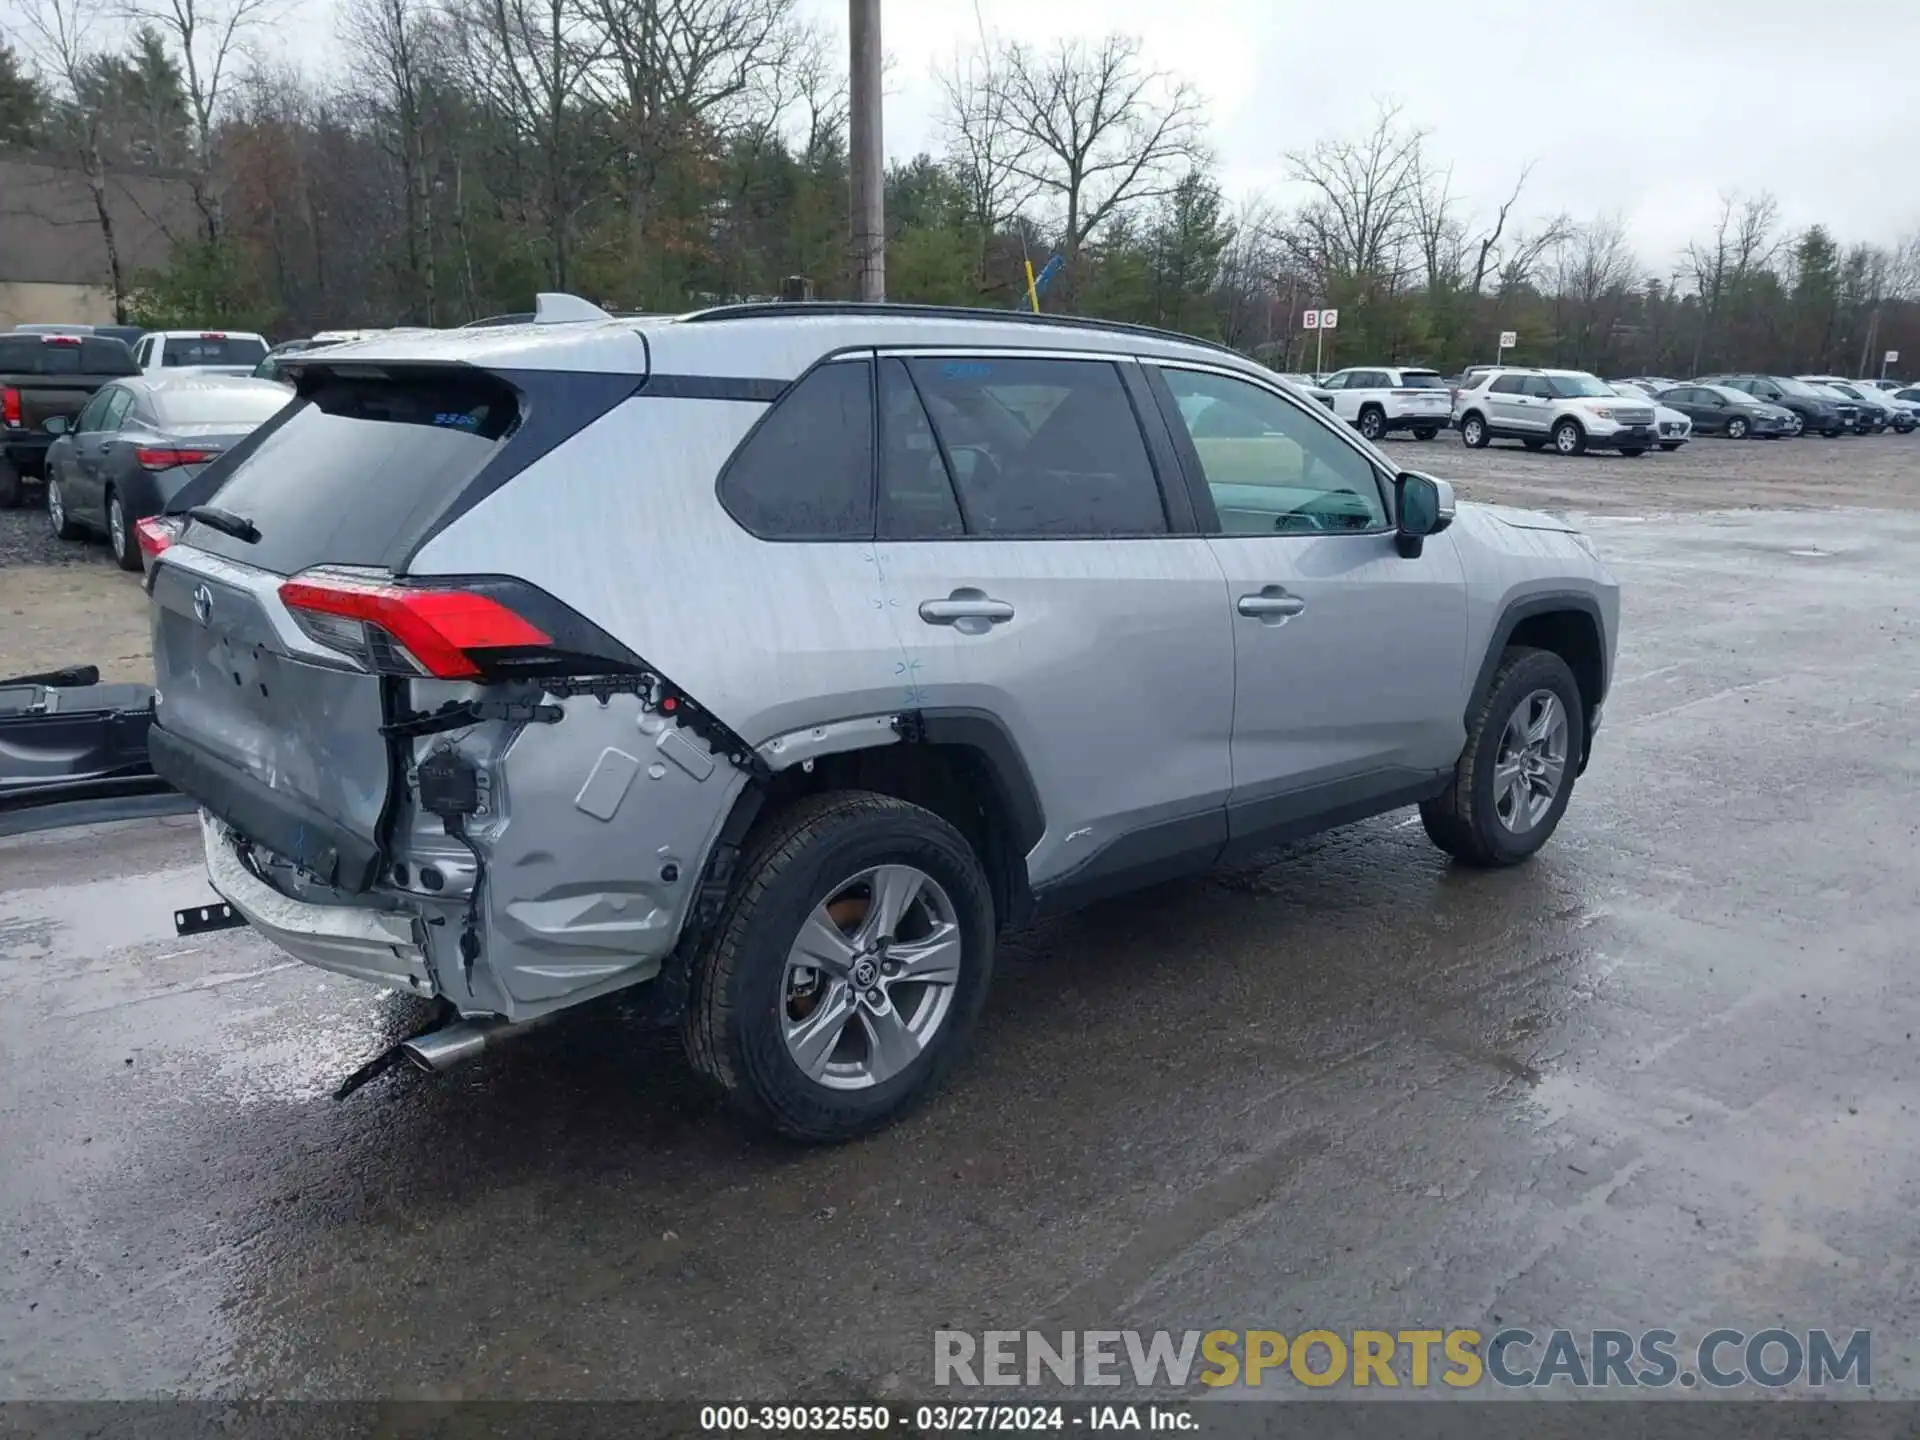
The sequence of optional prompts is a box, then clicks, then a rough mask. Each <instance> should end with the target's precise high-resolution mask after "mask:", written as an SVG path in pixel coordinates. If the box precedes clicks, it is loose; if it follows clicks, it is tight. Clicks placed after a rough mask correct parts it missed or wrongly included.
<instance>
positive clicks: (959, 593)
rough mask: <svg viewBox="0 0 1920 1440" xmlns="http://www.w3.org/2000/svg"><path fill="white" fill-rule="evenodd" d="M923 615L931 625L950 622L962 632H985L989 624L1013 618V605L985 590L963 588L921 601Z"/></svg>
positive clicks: (921, 615) (976, 633)
mask: <svg viewBox="0 0 1920 1440" xmlns="http://www.w3.org/2000/svg"><path fill="white" fill-rule="evenodd" d="M920 618H921V619H922V620H924V621H926V622H927V624H929V625H951V626H953V628H954V629H956V630H958V631H960V632H961V633H962V634H966V635H984V634H985V633H986V632H987V630H988V629H989V628H990V627H992V626H994V625H1004V624H1005V623H1006V622H1007V621H1009V620H1011V619H1013V606H1011V605H1009V604H1008V603H1007V602H1006V601H1005V600H995V599H994V598H993V597H992V596H991V595H988V594H987V593H986V592H985V591H984V590H974V589H971V588H964V589H960V590H956V591H954V592H953V593H952V594H951V595H949V596H948V597H947V598H946V599H944V600H922V601H921V602H920Z"/></svg>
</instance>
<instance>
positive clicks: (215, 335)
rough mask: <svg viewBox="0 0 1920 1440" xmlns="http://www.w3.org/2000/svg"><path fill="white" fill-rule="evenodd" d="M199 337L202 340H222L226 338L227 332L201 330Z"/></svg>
mask: <svg viewBox="0 0 1920 1440" xmlns="http://www.w3.org/2000/svg"><path fill="white" fill-rule="evenodd" d="M200 338H201V339H202V340H224V339H226V338H227V332H226V331H224V330H202V331H201V332H200Z"/></svg>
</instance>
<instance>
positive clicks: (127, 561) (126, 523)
mask: <svg viewBox="0 0 1920 1440" xmlns="http://www.w3.org/2000/svg"><path fill="white" fill-rule="evenodd" d="M107 548H108V549H110V550H112V551H113V558H114V562H115V563H116V564H118V565H119V567H120V568H121V569H122V570H138V569H139V568H140V537H139V536H138V535H136V534H135V533H134V529H133V522H132V521H131V520H129V519H127V507H126V506H124V505H122V504H121V503H120V496H119V493H118V492H117V491H113V490H109V491H107Z"/></svg>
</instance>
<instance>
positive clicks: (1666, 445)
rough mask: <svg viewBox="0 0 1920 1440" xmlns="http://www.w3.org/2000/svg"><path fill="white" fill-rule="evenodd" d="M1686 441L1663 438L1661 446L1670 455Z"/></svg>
mask: <svg viewBox="0 0 1920 1440" xmlns="http://www.w3.org/2000/svg"><path fill="white" fill-rule="evenodd" d="M1686 443H1687V442H1686V441H1684V440H1662V441H1661V442H1660V448H1661V449H1662V450H1664V451H1666V452H1667V453H1668V454H1669V455H1671V454H1672V453H1673V452H1674V451H1676V450H1678V449H1679V448H1680V447H1681V446H1682V445H1684V444H1686Z"/></svg>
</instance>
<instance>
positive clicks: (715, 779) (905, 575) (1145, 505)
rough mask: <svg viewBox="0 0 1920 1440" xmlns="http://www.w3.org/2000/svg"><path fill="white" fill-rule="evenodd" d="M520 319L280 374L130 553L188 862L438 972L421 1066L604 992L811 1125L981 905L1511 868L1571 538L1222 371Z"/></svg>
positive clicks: (1584, 644)
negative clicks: (631, 1003) (1322, 853)
mask: <svg viewBox="0 0 1920 1440" xmlns="http://www.w3.org/2000/svg"><path fill="white" fill-rule="evenodd" d="M542 310H543V312H545V313H547V314H548V315H549V317H550V318H549V320H548V321H547V322H546V323H539V322H536V323H530V324H522V325H514V326H503V327H499V328H495V329H490V330H480V331H475V330H468V331H458V332H440V333H413V334H394V335H389V336H382V337H377V338H374V339H370V340H366V341H362V342H358V343H354V344H348V345H342V346H338V347H335V348H330V349H327V350H324V351H319V352H316V353H314V354H313V355H312V356H311V357H310V358H309V357H306V356H300V357H295V359H294V360H293V361H291V362H290V363H289V372H290V376H291V378H292V379H293V380H294V382H295V384H296V387H297V395H296V398H295V399H294V400H293V401H292V402H291V403H290V404H289V405H288V407H287V408H286V409H285V410H284V411H283V412H281V413H280V414H279V415H278V416H277V417H276V418H275V419H273V420H272V421H270V422H269V423H268V424H266V425H265V426H263V427H261V428H260V429H259V430H256V431H255V432H254V433H253V434H252V435H251V436H250V437H249V438H248V439H247V440H246V441H245V442H244V443H243V444H241V445H239V446H237V447H236V448H235V449H234V450H233V451H231V452H229V454H228V455H227V456H226V457H225V458H223V459H222V460H221V461H220V462H219V463H218V464H217V465H215V466H213V467H210V468H209V469H208V470H207V471H206V472H205V473H204V474H203V475H202V476H201V477H199V479H198V480H196V481H195V482H194V484H193V486H191V487H189V489H188V490H187V491H184V492H182V494H181V495H180V496H178V497H176V499H175V501H174V502H173V505H172V509H173V511H174V512H175V513H174V514H172V515H170V516H167V517H161V518H160V519H158V520H156V521H151V522H148V523H147V524H146V526H145V528H144V532H143V539H144V543H145V548H146V549H147V551H148V556H149V567H150V568H149V573H148V581H147V583H148V586H149V589H150V592H151V597H152V609H153V626H154V653H155V662H156V666H157V670H158V686H159V696H158V700H157V708H156V715H155V725H154V728H153V730H152V734H151V753H152V759H153V764H154V767H155V769H156V770H158V771H159V772H160V774H162V775H163V776H165V777H166V778H167V779H168V780H170V781H171V782H172V783H173V784H175V785H176V786H177V787H178V788H179V789H181V790H183V791H184V792H186V793H187V794H188V795H190V796H192V797H194V798H195V799H197V800H198V801H199V803H200V805H201V806H202V807H203V811H202V821H201V823H202V827H203V831H204V839H205V847H206V859H207V866H208V870H209V872H210V875H211V879H212V883H213V885H214V888H215V889H216V890H218V891H219V893H220V894H221V895H223V896H225V897H226V899H227V900H228V901H230V902H231V904H232V906H233V908H234V910H235V911H236V912H237V915H238V916H239V917H243V918H244V919H245V921H247V922H248V923H250V924H251V925H252V926H253V927H254V928H255V929H257V930H258V931H259V932H260V933H261V934H263V935H265V936H266V937H267V938H268V939H270V940H272V941H273V942H275V943H276V944H278V945H279V946H281V947H282V948H283V949H285V950H286V951H288V952H289V953H290V954H292V955H294V956H296V957H298V958H300V959H302V960H304V961H307V962H308V963H310V964H313V965H317V966H320V967H322V968H324V969H328V970H333V971H338V972H341V973H344V974H347V975H352V976H357V977H359V978H362V979H365V980H369V981H372V982H375V983H378V984H381V985H386V986H391V987H396V988H398V989H401V990H405V991H409V992H412V993H414V994H416V995H419V996H422V997H437V998H438V1000H439V1001H440V1002H441V1004H440V1005H439V1006H438V1007H437V1008H438V1009H439V1011H440V1012H441V1016H442V1023H441V1025H440V1028H438V1029H436V1030H434V1031H432V1032H427V1033H422V1034H421V1035H419V1036H416V1037H415V1038H414V1039H412V1040H411V1041H410V1042H408V1043H407V1045H405V1046H404V1047H403V1049H402V1051H401V1052H400V1053H403V1054H404V1055H405V1057H406V1058H408V1059H411V1060H412V1061H414V1062H415V1063H416V1064H418V1065H420V1066H422V1067H423V1068H428V1069H437V1068H443V1067H444V1066H446V1065H447V1064H450V1063H452V1062H453V1061H454V1060H456V1059H459V1058H461V1057H464V1056H466V1055H469V1054H472V1053H473V1052H475V1051H477V1050H478V1049H480V1048H481V1046H482V1045H483V1044H485V1043H487V1042H488V1041H489V1040H490V1039H492V1038H496V1037H498V1036H500V1035H502V1034H503V1033H505V1032H506V1031H508V1030H511V1029H513V1028H515V1027H517V1026H519V1025H522V1024H524V1023H525V1022H528V1021H531V1020H535V1019H538V1018H540V1017H543V1016H546V1015H548V1014H550V1013H552V1012H554V1011H557V1010H561V1009H563V1008H566V1007H569V1006H573V1005H578V1004H580V1003H581V1002H583V1001H586V1000H589V999H591V998H594V997H597V996H602V995H606V994H608V993H609V992H612V991H617V990H622V989H625V988H627V987H630V986H635V985H641V984H645V985H647V986H649V987H650V989H651V992H652V994H653V995H654V996H655V997H656V998H657V1000H658V1002H659V1005H660V1007H661V1012H662V1013H663V1014H664V1015H665V1016H666V1017H668V1018H669V1019H671V1020H672V1022H673V1023H675V1024H678V1025H680V1026H681V1027H682V1029H683V1033H684V1035H685V1039H686V1044H687V1049H688V1052H689V1054H690V1056H691V1059H692V1062H693V1064H694V1065H695V1066H696V1067H697V1068H698V1069H699V1070H701V1071H702V1072H704V1073H705V1074H706V1075H708V1076H710V1077H711V1078H712V1080H713V1081H715V1082H717V1084H718V1085H720V1086H721V1087H723V1088H724V1089H725V1090H726V1091H727V1092H728V1093H729V1094H730V1095H731V1096H732V1097H733V1098H734V1099H735V1100H736V1101H737V1102H738V1103H739V1104H740V1105H741V1106H742V1107H743V1108H744V1109H746V1110H747V1111H748V1112H750V1113H751V1114H753V1115H755V1116H758V1117H759V1118H760V1119H762V1120H763V1121H766V1122H768V1123H770V1124H771V1125H773V1126H775V1127H777V1128H778V1129H780V1130H782V1131H785V1132H787V1133H788V1134H791V1135H795V1136H799V1137H804V1138H811V1139H838V1138H843V1137H847V1136H851V1135H854V1134H857V1133H859V1132H861V1131H864V1130H868V1129H870V1128H872V1127H874V1126H876V1125H878V1124H880V1123H881V1122H882V1121H883V1120H885V1119H886V1118H888V1117H890V1116H892V1115H894V1114H895V1113H897V1112H898V1111H899V1110H900V1109H901V1107H902V1106H904V1105H906V1104H907V1103H909V1102H910V1101H912V1100H914V1099H915V1098H916V1097H918V1096H920V1095H923V1094H924V1093H926V1092H927V1091H928V1090H929V1089H930V1088H931V1087H932V1086H933V1085H934V1084H935V1083H936V1082H937V1081H938V1079H939V1078H940V1076H941V1074H942V1072H944V1071H945V1070H946V1069H947V1068H948V1066H949V1065H950V1064H951V1063H952V1061H953V1060H954V1058H955V1056H956V1055H957V1054H958V1053H959V1052H960V1050H961V1049H962V1048H963V1045H964V1043H965V1041H966V1039H967V1034H968V1031H969V1030H970V1029H971V1028H972V1026H973V1025H974V1023H975V1022H976V1020H977V1019H978V1017H979V1015H980V1013H981V1008H982V1003H983V1000H984V997H985V995H986V990H987V984H988V980H989V978H990V976H991V973H992V969H993V958H994V947H995V936H996V935H997V934H998V933H999V932H1000V931H1002V930H1004V929H1006V928H1007V927H1009V926H1014V925H1019V924H1021V923H1023V922H1025V921H1027V920H1029V919H1030V918H1032V917H1034V916H1036V915H1041V914H1046V913H1050V912H1053V911H1056V910H1059V909H1062V908H1065V907H1070V906H1073V905H1076V904H1080V903H1083V902H1086V901H1088V900H1091V899H1095V898H1098V897H1101V896H1106V895H1112V894H1114V893H1116V892H1120V891H1124V890H1127V889H1130V888H1133V887H1137V886H1140V885H1143V884H1146V883H1149V882H1153V881H1158V880H1164V879H1166V878H1168V877H1170V876H1176V875H1182V874H1188V873H1192V872H1196V871H1201V870H1204V869H1206V868H1207V867H1210V866H1213V865H1217V864H1220V863H1223V862H1225V863H1234V862H1242V861H1244V860H1246V859H1247V858H1248V857H1250V856H1253V855H1255V854H1257V853H1258V852H1260V851H1262V850H1263V849H1266V848H1268V847H1271V846H1273V845H1274V844H1276V843H1277V842H1281V841H1286V840H1289V839H1292V838H1295V837H1299V836H1302V835H1306V834H1308V833H1311V832H1314V831H1318V830H1322V829H1325V828H1327V827H1329V826H1334V825H1339V824H1343V823H1346V822H1349V821H1354V820H1359V819H1362V818H1364V817H1367V816H1371V815H1375V814H1379V813H1381V812H1384V811H1387V810H1391V809H1394V808H1396V807H1401V806H1410V805H1415V804H1417V805H1418V806H1419V807H1420V814H1421V817H1422V819H1423V820H1424V822H1425V825H1426V829H1427V833H1428V834H1429V835H1430V836H1431V837H1432V838H1433V840H1434V842H1435V843H1436V844H1438V845H1439V846H1440V847H1441V848H1442V849H1444V850H1446V851H1447V852H1448V853H1450V854H1451V855H1453V856H1455V857H1457V858H1458V859H1459V860H1460V861H1463V862H1465V863H1467V864H1471V865H1508V864H1513V863H1515V862H1517V861H1520V860H1522V859H1524V858H1526V857H1527V856H1528V855H1530V854H1532V853H1533V851H1535V850H1536V849H1538V848H1539V847H1540V846H1541V845H1542V844H1543V843H1544V842H1545V841H1546V839H1547V837H1548V836H1549V835H1550V834H1551V833H1552V831H1553V829H1554V827H1555V826H1556V825H1557V824H1558V823H1559V820H1560V817H1561V815H1562V813H1563V812H1564V811H1565V809H1566V806H1567V802H1568V800H1569V798H1570V797H1571V795H1572V792H1573V788H1574V783H1575V778H1576V777H1577V776H1578V775H1579V774H1580V773H1581V772H1582V771H1583V769H1584V768H1585V766H1586V763H1587V757H1588V753H1589V750H1590V748H1591V745H1592V741H1593V735H1594V731H1595V729H1596V727H1597V726H1598V724H1599V721H1600V711H1601V702H1602V700H1603V699H1604V698H1605V695H1606V691H1607V682H1608V676H1609V672H1610V671H1611V669H1612V663H1613V654H1614V642H1615V633H1616V626H1617V620H1618V592H1617V589H1616V586H1615V584H1614V582H1613V580H1612V579H1611V578H1610V577H1609V576H1608V574H1607V572H1606V570H1605V569H1604V568H1603V567H1602V566H1601V565H1600V563H1599V562H1598V561H1597V560H1596V559H1595V558H1594V555H1593V552H1592V550H1591V549H1590V548H1589V546H1588V544H1587V542H1586V540H1585V539H1584V538H1583V537H1582V536H1581V535H1580V534H1579V533H1578V532H1576V531H1574V530H1573V529H1572V528H1571V527H1569V526H1568V525H1566V524H1564V523H1562V522H1561V521H1559V520H1556V519H1553V518H1551V517H1549V516H1546V515H1539V514H1533V513H1529V512H1525V511H1517V510H1506V509H1501V508H1498V507H1493V506H1476V505H1466V504H1463V505H1460V506H1459V507H1458V508H1457V509H1456V507H1455V505H1454V501H1453V496H1452V492H1451V490H1450V489H1449V487H1448V486H1447V484H1446V483H1445V482H1443V481H1439V480H1435V479H1432V478H1429V477H1427V476H1425V475H1421V474H1416V473H1412V472H1403V471H1398V470H1397V468H1396V467H1395V466H1394V464H1393V463H1392V461H1391V460H1390V459H1389V458H1388V457H1387V455H1386V454H1384V453H1383V452H1381V451H1380V450H1377V449H1375V448H1373V447H1372V446H1370V445H1369V444H1367V443H1366V442H1365V441H1364V440H1363V439H1361V438H1360V437H1359V436H1357V435H1355V434H1354V433H1353V432H1352V431H1351V430H1350V429H1349V428H1348V427H1347V426H1345V425H1343V424H1342V423H1340V422H1339V421H1338V420H1337V419H1336V418H1335V417H1333V416H1332V415H1330V414H1329V413H1328V412H1327V410H1326V409H1325V408H1324V407H1323V406H1320V405H1318V404H1315V403H1314V402H1313V401H1311V400H1310V399H1305V398H1303V397H1301V396H1300V395H1298V394H1297V393H1294V392H1293V391H1291V390H1290V389H1289V388H1288V387H1287V386H1285V385H1284V384H1282V383H1280V382H1278V381H1277V379H1276V378H1275V377H1274V376H1272V375H1270V374H1269V373H1268V372H1266V371H1264V370H1262V369H1261V368H1260V367H1259V366H1258V365H1255V364H1253V363H1252V362H1250V361H1247V360H1245V359H1243V358H1241V357H1240V356H1238V355H1235V354H1233V353H1231V352H1229V351H1226V350H1222V349H1217V348H1214V347H1212V346H1209V345H1207V344H1204V343H1202V342H1199V341H1195V340H1191V339H1187V338H1184V337H1181V336H1178V335H1172V334H1165V333H1161V332H1157V331H1151V330H1145V329H1141V328H1136V327H1128V326H1121V325H1109V324H1101V323H1098V322H1092V321H1071V320H1062V319H1056V318H1053V317H1035V316H1022V315H1014V314H1007V313H987V312H977V311H965V310H941V309H930V308H919V307H909V306H855V305H837V304H791V305H766V306H736V307H731V308H726V309H719V310H709V311H705V312H701V313H697V314H691V315H684V316H679V317H676V318H664V319H662V318H642V319H631V320H615V319H612V318H611V317H606V316H602V315H599V314H598V312H595V311H593V310H592V309H591V307H587V306H585V305H584V304H583V302H580V301H577V300H572V299H571V298H570V297H544V298H543V303H542ZM561 316H565V317H569V318H567V319H565V320H561V319H559V318H558V317H561ZM583 316H584V317H585V318H578V317H583ZM1197 963H1204V960H1202V961H1200V962H1197Z"/></svg>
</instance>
